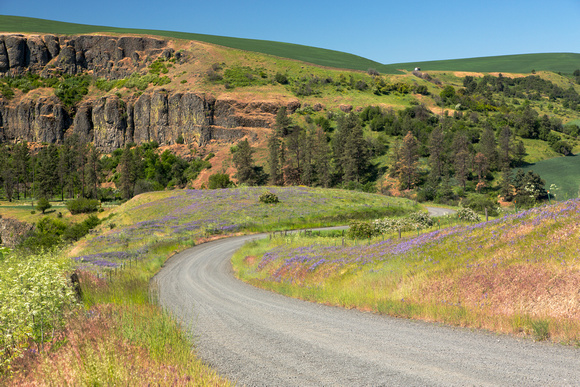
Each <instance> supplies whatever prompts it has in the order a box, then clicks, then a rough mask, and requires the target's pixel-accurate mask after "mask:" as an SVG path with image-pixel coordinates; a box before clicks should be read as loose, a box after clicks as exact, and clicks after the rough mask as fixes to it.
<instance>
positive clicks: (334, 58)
mask: <svg viewBox="0 0 580 387" xmlns="http://www.w3.org/2000/svg"><path fill="white" fill-rule="evenodd" d="M0 30H1V31H4V32H39V33H51V34H67V35H68V34H90V33H96V32H111V33H117V34H142V35H157V36H164V37H168V38H177V39H185V40H197V41H201V42H206V43H213V44H218V45H220V46H225V47H230V48H236V49H240V50H246V51H254V52H260V53H263V54H269V55H274V56H279V57H282V58H289V59H296V60H300V61H304V62H309V63H314V64H317V65H320V66H329V67H337V68H344V69H352V70H362V71H366V70H368V69H369V68H376V69H379V67H380V66H382V65H381V64H380V63H378V62H375V61H372V60H370V59H366V58H363V57H360V56H357V55H353V54H348V53H345V52H340V51H334V50H327V49H324V48H317V47H310V46H303V45H299V44H292V43H282V42H273V41H268V40H256V39H243V38H232V37H226V36H216V35H204V34H195V33H187V32H175V31H161V30H145V29H135V28H117V27H105V26H93V25H87V24H75V23H65V22H59V21H53V20H45V19H35V18H28V17H20V16H3V15H0ZM379 71H380V70H379Z"/></svg>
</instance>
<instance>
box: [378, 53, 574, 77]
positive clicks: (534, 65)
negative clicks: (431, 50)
mask: <svg viewBox="0 0 580 387" xmlns="http://www.w3.org/2000/svg"><path fill="white" fill-rule="evenodd" d="M415 67H420V68H421V70H422V71H450V70H453V71H480V72H504V73H530V72H531V71H532V70H536V71H539V70H543V71H554V72H563V73H572V72H574V70H576V69H579V68H580V54H575V53H549V54H522V55H502V56H488V57H481V58H466V59H452V60H435V61H427V62H410V63H397V64H391V65H385V66H383V67H382V68H381V70H382V71H384V72H385V73H393V72H395V71H396V70H397V69H404V70H409V71H411V70H413V69H414V68H415Z"/></svg>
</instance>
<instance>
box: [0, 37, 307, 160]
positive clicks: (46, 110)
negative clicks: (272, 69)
mask: <svg viewBox="0 0 580 387" xmlns="http://www.w3.org/2000/svg"><path fill="white" fill-rule="evenodd" d="M173 54H174V52H173V49H172V48H170V47H169V46H168V42H166V41H164V40H160V39H154V38H145V37H111V36H93V35H87V36H72V37H71V36H54V35H38V36H24V35H0V76H2V75H4V76H5V75H17V74H22V73H25V72H27V71H32V72H35V73H40V74H41V75H42V76H49V75H50V73H51V72H53V71H60V72H61V73H66V74H71V75H72V74H79V73H84V72H87V71H88V72H90V73H92V74H93V75H95V76H97V77H100V78H103V77H104V78H108V79H118V78H124V77H127V76H128V75H130V74H131V73H133V72H134V71H138V70H139V69H140V68H142V67H145V66H146V62H147V59H154V58H157V57H159V56H165V57H167V58H168V57H170V56H171V55H173ZM175 55H177V54H175ZM29 94H30V93H29ZM29 94H26V95H24V96H22V97H21V98H18V99H14V100H13V101H7V100H5V99H2V98H1V97H0V141H7V142H15V141H29V142H46V143H59V142H62V141H63V140H64V138H65V137H66V136H68V135H70V134H72V133H76V134H78V135H79V136H80V138H81V139H83V140H84V141H88V142H93V143H94V144H95V146H96V147H97V148H98V149H100V150H103V151H107V152H109V151H112V150H114V149H117V148H120V147H123V146H124V145H125V144H127V143H130V142H135V143H137V144H141V143H144V142H148V141H157V142H159V143H160V144H173V143H175V142H176V140H177V138H178V137H179V136H182V137H183V138H184V140H185V141H186V143H194V142H196V143H197V144H199V145H200V146H203V145H204V144H206V143H207V142H208V141H210V140H220V141H225V142H235V141H237V140H239V139H241V138H242V137H244V136H246V135H248V134H250V133H251V132H252V128H270V127H271V126H272V125H273V123H274V121H275V116H276V113H277V111H278V109H279V108H280V106H281V103H280V102H264V101H262V102H248V103H246V102H241V101H237V100H234V99H231V98H228V97H225V98H221V97H220V98H215V97H214V96H212V95H208V94H204V93H196V92H194V91H189V92H170V91H167V90H164V89H162V88H158V87H157V88H153V89H151V90H148V91H146V92H145V93H143V94H141V95H139V96H135V97H130V98H128V99H120V98H119V97H117V96H116V95H113V94H109V95H107V96H105V97H101V98H98V99H91V98H86V99H85V100H84V101H82V102H81V103H80V104H79V105H78V106H76V109H74V112H70V111H69V110H67V109H65V108H64V107H63V105H62V103H61V102H60V100H59V99H58V98H57V97H55V96H48V97H47V96H44V97H34V96H30V95H29ZM287 106H288V109H289V110H290V111H293V110H295V109H296V108H297V107H299V106H300V104H299V103H298V102H297V101H292V102H290V103H288V104H287ZM250 137H252V136H250Z"/></svg>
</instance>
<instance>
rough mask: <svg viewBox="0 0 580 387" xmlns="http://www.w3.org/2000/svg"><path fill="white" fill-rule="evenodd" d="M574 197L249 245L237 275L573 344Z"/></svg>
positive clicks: (577, 272)
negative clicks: (443, 220)
mask: <svg viewBox="0 0 580 387" xmlns="http://www.w3.org/2000/svg"><path fill="white" fill-rule="evenodd" d="M579 237H580V200H578V199H575V200H570V201H567V202H562V203H558V204H555V205H552V206H542V207H538V208H533V209H530V210H527V211H522V212H518V213H516V214H513V215H508V216H505V217H503V218H498V219H495V220H491V221H489V222H481V223H470V224H469V223H466V224H463V225H462V224H457V225H455V226H451V227H448V228H441V229H436V230H434V231H431V232H425V233H422V234H418V233H413V232H411V233H407V235H406V236H404V238H402V239H399V236H398V235H397V234H396V233H393V234H392V235H382V236H380V237H375V238H373V239H371V240H366V241H358V242H357V241H352V240H346V241H345V240H338V241H337V240H336V239H333V238H325V237H315V236H298V235H295V236H286V237H285V238H278V239H273V240H266V241H258V242H252V243H250V244H249V245H247V246H246V247H244V249H243V250H240V251H239V252H238V253H237V254H236V255H235V256H234V258H233V264H234V268H235V270H236V272H237V275H238V276H239V277H240V278H242V279H244V280H246V281H248V282H250V283H252V284H254V285H257V286H260V287H264V288H268V289H272V290H275V291H279V292H281V293H283V294H286V295H290V296H294V297H299V298H303V299H306V300H312V301H316V302H322V303H327V304H332V305H340V306H343V307H348V308H359V309H362V310H369V311H375V312H378V313H385V314H390V315H393V316H402V317H407V318H416V319H423V320H428V321H439V322H444V323H449V324H454V325H459V326H466V327H474V328H483V329H488V330H492V331H497V332H503V333H514V334H518V335H523V336H527V335H529V336H532V337H534V338H535V339H538V340H545V339H551V340H554V341H558V342H564V343H572V344H576V345H578V344H580V292H579V289H580V242H579Z"/></svg>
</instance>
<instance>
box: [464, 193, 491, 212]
mask: <svg viewBox="0 0 580 387" xmlns="http://www.w3.org/2000/svg"><path fill="white" fill-rule="evenodd" d="M461 204H462V205H463V206H464V207H467V208H471V209H472V210H473V211H476V212H478V213H480V214H483V213H485V209H486V208H487V213H488V215H491V216H496V215H497V214H498V213H497V208H498V207H499V203H498V202H497V200H493V199H492V198H490V197H489V196H486V195H479V194H470V195H468V196H467V198H465V199H464V200H463V202H462V203H461Z"/></svg>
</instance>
